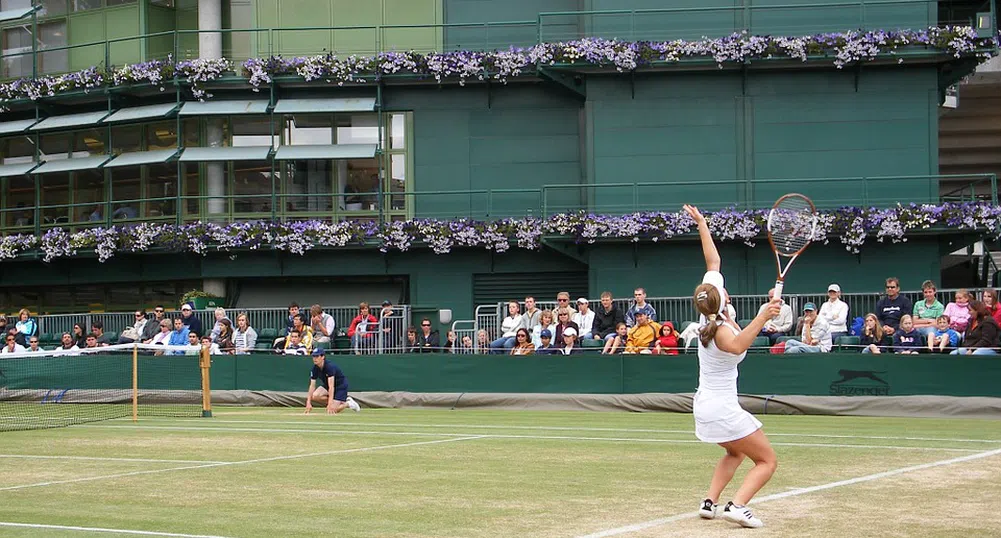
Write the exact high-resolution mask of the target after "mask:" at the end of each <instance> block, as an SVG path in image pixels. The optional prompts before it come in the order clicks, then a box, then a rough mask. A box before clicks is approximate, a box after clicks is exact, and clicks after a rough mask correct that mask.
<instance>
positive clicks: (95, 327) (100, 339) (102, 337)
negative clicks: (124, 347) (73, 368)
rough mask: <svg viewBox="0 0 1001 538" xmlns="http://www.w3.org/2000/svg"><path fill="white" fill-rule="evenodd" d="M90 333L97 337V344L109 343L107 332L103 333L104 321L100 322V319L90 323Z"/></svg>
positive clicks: (106, 344) (104, 344)
mask: <svg viewBox="0 0 1001 538" xmlns="http://www.w3.org/2000/svg"><path fill="white" fill-rule="evenodd" d="M90 334H93V335H94V338H95V339H97V345H98V346H101V347H104V346H108V345H111V339H110V338H108V335H107V334H104V323H101V321H95V322H93V323H91V324H90ZM87 347H90V346H87Z"/></svg>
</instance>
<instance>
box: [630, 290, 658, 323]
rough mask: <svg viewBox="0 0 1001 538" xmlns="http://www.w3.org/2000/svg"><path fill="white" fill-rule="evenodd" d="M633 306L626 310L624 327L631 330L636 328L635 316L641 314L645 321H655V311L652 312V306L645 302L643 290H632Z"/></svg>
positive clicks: (644, 291)
mask: <svg viewBox="0 0 1001 538" xmlns="http://www.w3.org/2000/svg"><path fill="white" fill-rule="evenodd" d="M633 299H634V300H633V304H632V306H630V307H629V310H626V327H629V328H632V327H635V326H636V323H637V321H636V314H637V313H639V312H643V313H644V314H646V317H647V321H657V311H656V310H654V308H653V305H651V304H650V303H648V302H646V290H645V289H643V288H636V289H635V290H633Z"/></svg>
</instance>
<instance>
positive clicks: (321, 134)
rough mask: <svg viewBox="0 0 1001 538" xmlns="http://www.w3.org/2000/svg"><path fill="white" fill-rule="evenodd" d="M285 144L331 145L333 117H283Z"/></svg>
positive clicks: (302, 115)
mask: <svg viewBox="0 0 1001 538" xmlns="http://www.w3.org/2000/svg"><path fill="white" fill-rule="evenodd" d="M285 143H286V144H287V145H290V146H308V145H325V144H333V143H334V131H333V117H332V116H330V115H329V114H295V115H290V116H285Z"/></svg>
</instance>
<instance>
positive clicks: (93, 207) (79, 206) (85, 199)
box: [71, 170, 105, 222]
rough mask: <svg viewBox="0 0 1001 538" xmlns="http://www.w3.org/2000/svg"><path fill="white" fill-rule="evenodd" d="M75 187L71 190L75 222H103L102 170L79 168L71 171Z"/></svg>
mask: <svg viewBox="0 0 1001 538" xmlns="http://www.w3.org/2000/svg"><path fill="white" fill-rule="evenodd" d="M73 175H74V177H75V179H74V183H75V184H76V188H75V189H74V191H73V196H74V204H73V205H74V208H73V209H74V212H73V213H72V214H71V215H75V216H76V217H77V219H76V221H77V222H98V221H101V222H103V221H104V220H105V214H104V211H105V208H104V203H103V202H104V171H103V170H80V171H78V172H74V173H73Z"/></svg>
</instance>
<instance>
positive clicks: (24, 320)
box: [14, 308, 38, 345]
mask: <svg viewBox="0 0 1001 538" xmlns="http://www.w3.org/2000/svg"><path fill="white" fill-rule="evenodd" d="M14 326H15V327H16V328H17V336H15V339H16V340H17V343H18V344H21V345H24V344H25V343H26V342H27V341H28V339H29V338H30V337H32V336H38V322H37V321H35V320H34V319H33V318H32V317H31V312H28V309H27V308H22V309H21V310H19V311H18V313H17V323H15V324H14Z"/></svg>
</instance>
